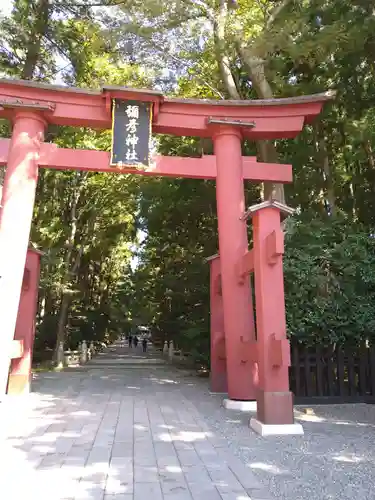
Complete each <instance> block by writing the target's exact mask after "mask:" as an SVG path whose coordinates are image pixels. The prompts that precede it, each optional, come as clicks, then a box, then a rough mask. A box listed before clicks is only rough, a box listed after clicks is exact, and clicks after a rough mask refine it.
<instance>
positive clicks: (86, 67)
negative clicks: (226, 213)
mask: <svg viewBox="0 0 375 500" xmlns="http://www.w3.org/2000/svg"><path fill="white" fill-rule="evenodd" d="M96 3H97V2H95V1H94V0H92V1H87V2H83V1H82V2H80V1H74V0H65V1H53V2H52V1H49V0H28V1H26V0H15V1H14V3H13V12H12V14H11V15H10V16H9V17H8V18H1V19H0V33H1V38H2V43H1V46H0V71H1V73H2V74H3V75H6V76H11V77H22V78H27V79H33V80H39V81H41V80H42V81H46V82H53V81H54V80H55V79H56V78H57V79H58V81H60V82H61V81H62V82H63V83H66V84H68V85H75V86H81V87H92V88H99V87H100V86H101V85H103V84H113V85H129V86H134V87H155V86H158V87H159V88H160V87H161V88H162V89H164V90H167V91H168V92H169V93H170V94H173V95H178V96H180V97H200V98H210V99H212V98H218V99H223V98H228V97H231V98H238V97H240V98H242V99H254V98H256V97H265V95H264V94H267V95H266V97H270V95H271V96H280V97H287V96H295V95H302V94H310V93H314V92H321V91H325V90H327V89H332V88H334V89H336V90H337V99H336V101H335V102H334V103H333V104H332V105H329V106H327V107H326V108H325V111H324V113H323V115H322V118H321V119H320V120H318V121H317V122H316V123H314V124H311V125H308V126H306V128H305V130H304V131H303V133H302V134H300V136H299V137H298V138H297V139H296V140H294V141H291V140H288V141H277V142H276V144H275V146H276V148H277V154H276V156H278V158H279V160H280V161H282V162H285V163H292V164H293V172H294V182H293V184H292V185H291V186H287V187H286V190H285V194H286V200H287V203H288V204H290V205H292V206H293V207H296V208H298V209H299V211H300V212H301V216H300V217H298V218H296V219H295V220H294V221H293V224H292V225H291V224H289V226H288V232H287V236H286V256H285V278H286V285H285V287H286V300H287V320H288V330H289V334H290V335H291V336H294V337H295V338H297V339H299V340H300V341H301V342H304V343H308V344H312V343H314V342H319V343H323V344H326V343H329V342H331V341H337V342H339V341H341V340H350V341H353V342H354V341H355V340H356V339H358V338H368V339H370V340H371V339H372V337H373V334H372V332H373V331H375V329H374V318H375V311H374V310H373V305H372V304H374V303H375V301H374V296H373V295H374V279H375V277H374V272H373V269H374V248H373V245H374V240H373V239H372V238H371V237H370V234H371V233H372V229H370V228H372V227H375V218H374V214H375V196H374V192H375V188H374V187H375V157H374V151H375V114H374V111H373V109H374V105H375V100H374V95H375V66H374V59H375V58H374V55H375V38H374V33H375V20H374V16H373V6H372V3H371V2H364V1H361V2H360V1H354V2H353V1H349V0H331V1H329V2H328V1H326V0H311V1H302V2H294V1H292V0H291V1H288V0H277V1H274V0H272V1H271V0H261V1H254V0H239V1H237V2H214V1H212V0H203V1H201V0H199V1H196V0H192V1H190V0H186V1H184V2H174V1H171V2H168V3H166V2H165V1H162V0H145V1H138V0H137V1H134V0H132V1H123V2H120V3H118V2H116V0H113V1H112V0H108V1H105V2H102V5H101V8H100V10H99V11H98V10H95V11H94V10H93V9H92V8H91V7H90V6H91V5H95V4H96ZM99 3H100V2H99ZM117 4H118V5H117ZM111 5H112V6H114V7H112V8H111V7H110V6H111ZM115 5H117V7H116V6H115ZM106 6H107V7H106ZM0 130H1V135H2V136H9V129H8V127H7V125H5V126H4V125H3V124H1V129H0ZM47 140H48V141H51V142H55V143H56V144H58V145H59V146H61V147H70V148H87V149H100V150H106V151H108V150H109V149H110V133H109V132H108V131H104V132H103V131H93V130H89V129H73V128H67V127H50V128H49V130H48V134H47ZM157 143H158V150H159V153H160V154H165V155H176V156H193V157H199V156H200V155H201V154H202V153H205V154H210V153H212V144H211V143H210V141H206V140H205V141H201V140H199V139H197V138H186V137H183V138H175V137H169V136H159V137H158V138H157ZM243 152H244V154H247V155H254V154H255V152H256V145H255V144H254V143H253V142H251V141H246V143H245V144H244V151H243ZM269 161H271V160H269ZM272 161H274V160H273V159H272ZM246 197H247V200H246V203H247V205H251V204H253V203H256V202H258V201H259V199H260V198H261V188H260V186H258V185H250V184H249V183H247V184H246ZM327 211H328V212H329V213H331V214H332V215H331V216H330V217H327ZM250 237H251V234H250ZM31 239H32V241H33V242H34V243H36V244H37V245H38V246H39V247H40V248H41V249H42V250H43V251H45V256H44V257H43V263H42V277H41V289H40V300H39V309H38V318H37V319H38V324H37V339H36V351H38V352H39V354H42V351H43V350H44V349H46V348H49V349H53V348H54V346H55V343H56V340H57V339H59V335H60V337H61V335H63V338H64V341H65V343H66V345H70V346H71V347H76V345H77V344H78V342H80V341H81V340H82V339H87V340H91V339H96V340H103V339H108V338H110V337H111V336H113V335H117V334H118V332H119V331H124V332H126V331H129V330H130V329H131V328H132V326H133V325H134V324H140V323H142V324H145V323H148V324H150V325H151V326H152V328H153V332H154V336H155V337H159V338H161V339H164V338H168V339H169V338H173V340H174V341H175V343H176V344H177V345H178V347H181V348H182V349H183V350H187V351H191V352H192V353H193V356H194V358H195V359H196V360H197V362H199V363H205V362H207V357H208V350H209V269H208V265H207V263H206V262H205V258H206V257H208V256H210V255H212V254H215V253H216V252H217V250H218V243H217V219H216V201H215V186H214V183H213V182H211V181H201V180H188V179H155V178H153V179H152V178H142V177H137V176H116V175H105V174H86V173H76V172H58V171H48V170H46V171H43V172H41V173H40V177H39V183H38V192H37V199H36V205H35V214H34V225H33V228H32V235H31ZM133 257H136V261H137V262H136V264H137V265H136V266H135V262H134V260H133Z"/></svg>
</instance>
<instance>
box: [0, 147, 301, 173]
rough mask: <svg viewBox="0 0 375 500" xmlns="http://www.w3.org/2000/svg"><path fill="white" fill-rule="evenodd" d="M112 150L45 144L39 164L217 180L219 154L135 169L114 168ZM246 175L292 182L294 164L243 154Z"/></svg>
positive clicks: (0, 160)
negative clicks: (111, 162)
mask: <svg viewBox="0 0 375 500" xmlns="http://www.w3.org/2000/svg"><path fill="white" fill-rule="evenodd" d="M9 145H10V140H9V139H0V166H4V165H6V163H7V158H8V154H9ZM109 160H110V153H108V152H106V151H92V150H87V149H67V148H58V147H57V146H56V145H55V144H42V147H41V152H40V158H39V162H38V163H39V166H40V167H42V168H53V169H57V170H88V171H91V172H111V173H119V174H121V173H122V174H128V173H133V174H139V175H146V176H151V175H152V176H163V177H189V178H191V179H215V178H216V158H215V156H213V155H212V156H203V157H202V158H181V157H179V156H155V157H154V165H152V166H150V167H149V169H147V170H146V171H141V170H136V169H135V168H131V167H129V168H126V167H125V168H122V169H118V168H114V167H110V166H109ZM243 177H244V179H246V180H251V181H255V182H260V181H268V182H281V183H289V182H292V165H283V164H279V163H275V164H274V163H258V162H257V161H256V157H253V156H244V157H243Z"/></svg>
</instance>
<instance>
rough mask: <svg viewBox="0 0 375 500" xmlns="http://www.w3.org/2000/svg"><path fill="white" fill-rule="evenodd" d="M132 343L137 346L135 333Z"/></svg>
mask: <svg viewBox="0 0 375 500" xmlns="http://www.w3.org/2000/svg"><path fill="white" fill-rule="evenodd" d="M133 345H134V347H137V345H138V337H137V336H136V335H135V336H134V337H133Z"/></svg>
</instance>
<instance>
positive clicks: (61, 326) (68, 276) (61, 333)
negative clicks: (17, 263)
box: [55, 173, 87, 359]
mask: <svg viewBox="0 0 375 500" xmlns="http://www.w3.org/2000/svg"><path fill="white" fill-rule="evenodd" d="M85 177H87V174H85ZM80 179H81V175H80V173H77V175H76V177H75V179H74V186H73V193H72V196H71V201H70V211H69V219H70V220H69V221H66V222H67V223H70V225H71V226H70V234H69V237H68V239H67V242H66V247H67V249H66V253H65V259H64V261H65V262H64V267H65V272H64V276H63V280H62V283H61V286H62V292H61V301H60V310H59V320H58V326H57V332H56V345H55V359H57V354H58V349H59V346H60V344H61V343H62V344H63V345H64V344H65V338H66V330H65V329H66V324H67V319H68V313H69V305H70V301H71V295H72V294H71V290H70V284H71V280H72V279H73V278H74V277H75V275H76V274H77V272H78V270H79V265H80V259H81V253H80V252H78V254H76V256H75V258H74V257H73V253H74V244H75V240H76V234H77V228H78V224H77V220H78V218H77V206H78V202H79V199H80V196H81V193H82V190H83V188H84V183H83V182H81V184H80V185H78V182H79V180H80Z"/></svg>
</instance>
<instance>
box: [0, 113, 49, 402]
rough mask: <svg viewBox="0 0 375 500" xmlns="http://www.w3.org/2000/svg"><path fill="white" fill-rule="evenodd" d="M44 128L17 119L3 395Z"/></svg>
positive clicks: (1, 258) (8, 183)
mask: <svg viewBox="0 0 375 500" xmlns="http://www.w3.org/2000/svg"><path fill="white" fill-rule="evenodd" d="M45 125H46V124H45V122H44V121H43V119H42V117H40V116H39V115H38V114H36V113H31V112H26V111H17V112H16V113H15V115H14V125H13V134H12V142H11V145H10V150H9V155H8V167H7V169H6V172H5V178H4V185H3V190H2V200H1V210H0V262H1V265H2V272H1V279H0V303H1V304H2V313H1V346H0V394H5V392H6V387H7V381H8V371H9V362H10V356H9V353H10V350H11V346H12V342H13V338H14V331H15V327H16V321H17V314H18V306H19V301H20V296H21V288H22V280H23V276H24V270H25V262H26V253H27V248H28V244H29V235H30V227H31V221H32V216H33V208H34V199H35V190H36V185H37V178H38V163H37V162H38V156H39V150H40V145H41V142H42V141H43V135H44V128H45Z"/></svg>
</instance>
